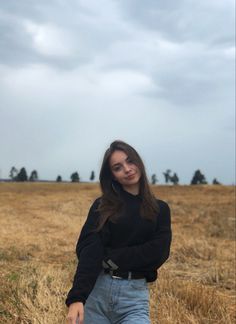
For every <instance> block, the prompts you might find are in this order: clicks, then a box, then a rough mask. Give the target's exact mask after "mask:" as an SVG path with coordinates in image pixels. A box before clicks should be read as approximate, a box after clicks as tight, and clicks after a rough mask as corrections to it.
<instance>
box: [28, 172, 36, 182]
mask: <svg viewBox="0 0 236 324" xmlns="http://www.w3.org/2000/svg"><path fill="white" fill-rule="evenodd" d="M37 180H38V172H37V171H36V170H33V171H32V172H31V175H30V177H29V181H37Z"/></svg>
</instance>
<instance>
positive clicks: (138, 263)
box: [105, 201, 172, 271]
mask: <svg viewBox="0 0 236 324" xmlns="http://www.w3.org/2000/svg"><path fill="white" fill-rule="evenodd" d="M159 205H160V214H159V215H158V218H157V230H156V232H155V234H154V235H153V236H152V237H150V239H149V240H148V241H147V242H145V243H144V244H140V245H135V246H127V247H122V248H117V249H107V250H106V258H105V261H106V262H107V261H108V260H109V259H110V260H111V261H112V262H113V263H114V264H116V265H117V266H118V268H119V269H121V270H125V271H131V270H133V271H135V270H136V271H138V270H143V269H151V268H152V269H158V268H160V266H161V265H162V264H163V263H164V262H165V261H166V260H167V259H168V257H169V254H170V245H171V239H172V233H171V215H170V214H171V213H170V208H169V206H168V204H167V203H165V202H164V201H160V204H159Z"/></svg>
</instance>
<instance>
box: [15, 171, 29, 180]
mask: <svg viewBox="0 0 236 324" xmlns="http://www.w3.org/2000/svg"><path fill="white" fill-rule="evenodd" d="M27 180H28V176H27V172H26V170H25V168H21V169H20V172H19V173H18V174H17V177H16V181H27Z"/></svg>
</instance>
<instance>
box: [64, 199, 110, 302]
mask: <svg viewBox="0 0 236 324" xmlns="http://www.w3.org/2000/svg"><path fill="white" fill-rule="evenodd" d="M98 201H99V200H98V199H97V200H96V201H95V202H94V203H93V205H92V206H91V208H90V210H89V214H88V217H87V220H86V222H85V224H84V226H83V228H82V230H81V233H80V237H79V240H78V243H77V246H76V253H77V257H78V259H79V263H78V266H77V269H76V272H75V275H74V280H73V285H72V288H71V289H70V291H69V293H68V296H67V299H66V305H67V306H69V305H70V304H72V303H75V302H82V303H83V304H85V302H86V299H87V298H88V296H89V294H90V292H91V291H92V289H93V287H94V285H95V282H96V280H97V277H98V275H99V273H100V271H101V269H102V260H103V258H104V248H103V244H102V241H101V238H100V235H99V233H97V232H94V229H95V228H96V226H97V220H98V217H99V214H98V212H97V211H96V209H97V206H98Z"/></svg>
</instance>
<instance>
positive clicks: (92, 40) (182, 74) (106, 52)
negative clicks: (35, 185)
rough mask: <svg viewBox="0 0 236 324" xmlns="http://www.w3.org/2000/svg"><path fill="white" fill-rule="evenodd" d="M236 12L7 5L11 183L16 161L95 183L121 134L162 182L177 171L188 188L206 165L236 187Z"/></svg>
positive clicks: (5, 90)
mask: <svg viewBox="0 0 236 324" xmlns="http://www.w3.org/2000/svg"><path fill="white" fill-rule="evenodd" d="M233 6H234V5H233V2H232V1H231V0H225V1H224V2H222V1H220V0H214V1H213V0H206V1H204V2H203V1H200V2H196V1H182V2H177V1H148V2H143V1H131V0H126V1H124V0H122V1H121V0H120V1H110V0H102V1H99V2H98V1H96V0H89V1H84V0H81V1H76V0H74V1H69V2H68V1H59V0H53V1H46V0H43V1H40V2H32V1H30V0H22V1H20V2H17V1H12V0H8V1H3V2H2V3H1V7H0V27H1V28H0V39H1V51H0V72H1V73H0V75H1V76H0V96H1V104H0V118H1V129H0V147H1V159H0V176H4V177H6V176H8V173H9V170H10V167H11V166H12V165H14V164H15V165H16V166H17V167H20V166H23V165H25V166H26V167H27V168H28V169H29V170H31V169H34V168H37V169H38V172H39V174H40V176H41V178H52V179H54V178H55V177H56V175H57V174H58V173H61V174H62V175H63V178H65V179H66V178H67V179H68V178H69V175H70V174H71V173H72V172H73V171H75V170H76V169H77V170H78V171H79V173H80V174H81V177H82V179H84V180H86V179H88V177H89V173H90V171H91V170H92V169H95V170H96V173H98V170H99V163H100V162H101V158H102V154H103V151H104V150H105V148H106V147H107V146H108V145H109V143H110V141H112V140H114V139H116V138H120V139H123V140H126V141H127V142H130V143H131V144H132V145H134V146H135V147H136V148H137V149H138V150H139V151H140V153H141V155H142V156H143V157H144V160H145V163H146V165H147V169H148V173H149V174H151V173H157V175H158V178H159V179H160V180H161V181H163V177H162V172H163V171H164V170H165V169H166V168H168V167H169V168H171V169H172V170H173V171H176V172H178V174H179V177H180V180H181V182H182V183H188V182H189V181H190V178H191V177H192V173H193V171H194V169H196V168H202V171H203V172H204V173H206V176H207V179H208V180H209V181H211V180H212V178H213V177H219V180H220V181H222V182H225V183H228V184H229V183H232V182H233V181H234V144H235V143H234V142H235V140H234V132H235V125H234V122H233V121H234V116H235V112H234V93H235V90H234V65H235V63H234V58H235V54H234V32H233V30H234V29H233V25H234V16H233ZM225 22H227V23H225ZM2 121H3V122H2ZM22 146H23V147H24V148H26V150H24V154H22Z"/></svg>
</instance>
